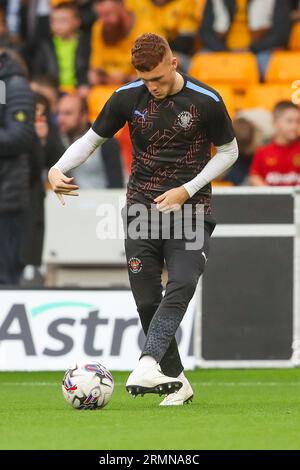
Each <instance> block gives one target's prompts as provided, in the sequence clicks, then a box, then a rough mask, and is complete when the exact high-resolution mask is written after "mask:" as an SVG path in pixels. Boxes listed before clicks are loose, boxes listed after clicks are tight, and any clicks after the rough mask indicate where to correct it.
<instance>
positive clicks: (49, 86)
mask: <svg viewBox="0 0 300 470" xmlns="http://www.w3.org/2000/svg"><path fill="white" fill-rule="evenodd" d="M30 87H31V89H32V91H34V92H35V93H38V94H40V95H43V96H44V97H45V98H46V100H47V101H48V102H49V104H50V116H51V120H52V121H53V122H54V121H55V120H56V113H57V104H58V99H59V92H58V89H57V83H56V80H55V79H54V78H53V77H50V76H49V75H40V76H36V77H33V79H32V80H31V82H30Z"/></svg>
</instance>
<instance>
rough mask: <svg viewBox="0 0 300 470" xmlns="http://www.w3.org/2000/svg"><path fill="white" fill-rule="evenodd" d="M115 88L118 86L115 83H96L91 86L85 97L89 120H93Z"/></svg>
mask: <svg viewBox="0 0 300 470" xmlns="http://www.w3.org/2000/svg"><path fill="white" fill-rule="evenodd" d="M117 88H119V87H118V86H115V85H114V86H112V85H97V86H94V87H92V88H91V90H90V92H89V95H88V99H87V102H88V108H89V118H90V121H91V122H94V121H95V119H96V117H97V116H98V114H99V112H100V111H101V109H102V108H103V106H104V105H105V103H106V101H107V100H108V99H109V97H110V96H111V95H112V94H113V92H114V91H115V90H116V89H117Z"/></svg>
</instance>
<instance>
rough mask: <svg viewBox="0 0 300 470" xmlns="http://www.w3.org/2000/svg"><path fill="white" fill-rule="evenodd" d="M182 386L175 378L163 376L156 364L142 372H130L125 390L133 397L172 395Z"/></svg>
mask: <svg viewBox="0 0 300 470" xmlns="http://www.w3.org/2000/svg"><path fill="white" fill-rule="evenodd" d="M182 385H183V384H182V381H181V380H179V379H177V378H176V377H168V376H167V375H164V374H163V373H162V372H161V370H160V369H159V365H158V364H157V363H156V364H154V365H152V366H151V367H150V368H148V369H147V370H144V371H142V372H138V371H136V370H134V371H133V372H131V374H130V375H129V377H128V379H127V382H126V390H127V392H129V393H130V394H131V395H132V396H133V397H136V396H137V395H142V396H143V395H144V394H145V393H157V394H159V395H168V394H169V393H172V394H174V392H176V391H177V390H179V389H180V388H181V387H182Z"/></svg>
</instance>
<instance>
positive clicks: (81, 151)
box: [52, 128, 107, 173]
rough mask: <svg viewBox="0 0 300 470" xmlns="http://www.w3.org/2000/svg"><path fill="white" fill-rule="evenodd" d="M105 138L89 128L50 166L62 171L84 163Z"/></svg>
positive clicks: (65, 171) (64, 171)
mask: <svg viewBox="0 0 300 470" xmlns="http://www.w3.org/2000/svg"><path fill="white" fill-rule="evenodd" d="M106 141H107V138H105V137H100V136H99V135H98V134H96V132H95V131H93V129H92V128H91V129H89V130H88V131H87V132H86V133H85V134H84V135H83V136H82V137H80V138H79V139H77V140H76V141H75V142H73V144H72V145H70V147H69V148H68V149H67V150H66V151H65V153H64V154H63V155H62V156H61V158H60V159H59V160H58V162H57V163H55V165H53V167H52V168H56V169H57V170H60V171H61V172H62V173H67V172H68V171H70V170H72V169H73V168H76V167H77V166H79V165H81V164H82V163H84V162H85V161H86V160H87V159H88V158H89V157H90V156H91V155H92V153H94V151H95V150H96V148H97V147H99V146H100V145H102V144H104V142H106Z"/></svg>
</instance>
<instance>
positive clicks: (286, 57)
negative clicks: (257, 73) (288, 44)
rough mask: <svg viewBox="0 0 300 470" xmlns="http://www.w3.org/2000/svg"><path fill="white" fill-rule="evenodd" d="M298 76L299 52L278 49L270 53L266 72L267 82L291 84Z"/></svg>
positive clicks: (299, 68)
mask: <svg viewBox="0 0 300 470" xmlns="http://www.w3.org/2000/svg"><path fill="white" fill-rule="evenodd" d="M299 78H300V52H296V51H285V52H282V51H278V52H274V53H273V54H272V57H271V59H270V63H269V66H268V69H267V72H266V78H265V80H266V82H267V83H286V84H292V83H293V81H295V80H298V79H299Z"/></svg>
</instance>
